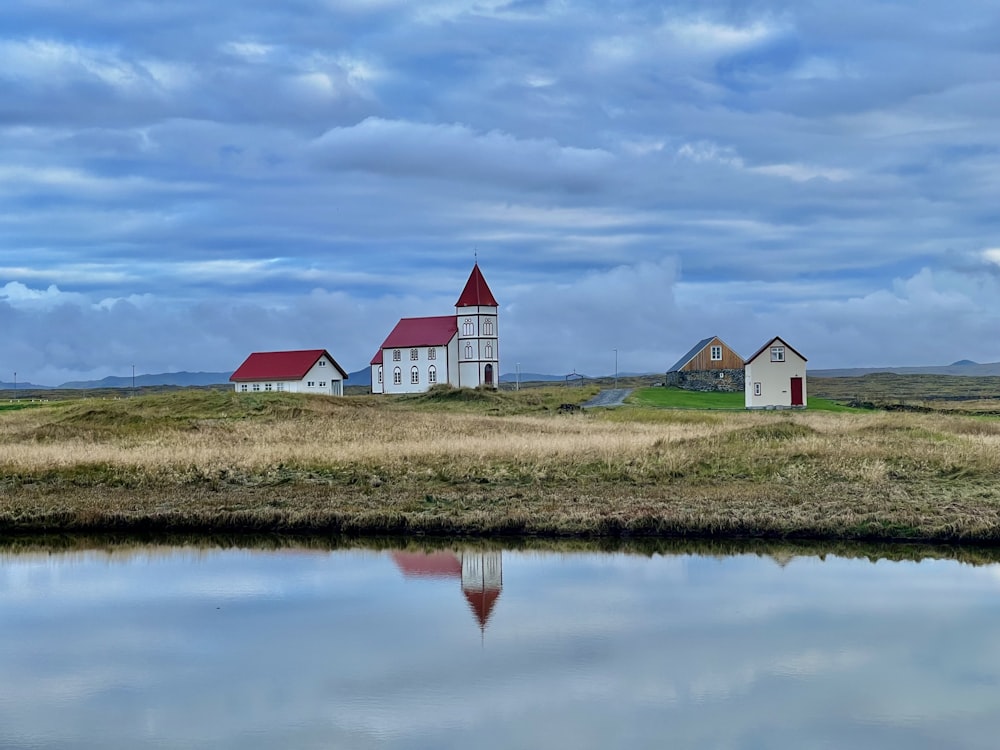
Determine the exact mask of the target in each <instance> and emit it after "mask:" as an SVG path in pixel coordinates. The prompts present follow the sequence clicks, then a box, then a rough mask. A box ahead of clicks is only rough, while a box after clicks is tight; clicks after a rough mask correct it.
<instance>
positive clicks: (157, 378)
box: [56, 372, 233, 388]
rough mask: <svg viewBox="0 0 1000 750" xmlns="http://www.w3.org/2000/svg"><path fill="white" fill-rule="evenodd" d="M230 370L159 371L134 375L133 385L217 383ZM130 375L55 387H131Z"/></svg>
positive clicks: (222, 379)
mask: <svg viewBox="0 0 1000 750" xmlns="http://www.w3.org/2000/svg"><path fill="white" fill-rule="evenodd" d="M232 374H233V373H232V372H161V373H158V374H155V375H136V376H135V387H136V388H140V387H142V386H147V385H176V386H186V385H219V384H225V383H228V382H229V376H230V375H232ZM132 384H133V380H132V376H131V375H126V376H124V377H120V376H117V375H112V376H109V377H106V378H102V379H101V380H71V381H70V382H68V383H63V384H62V385H59V386H56V387H57V388H131V387H132Z"/></svg>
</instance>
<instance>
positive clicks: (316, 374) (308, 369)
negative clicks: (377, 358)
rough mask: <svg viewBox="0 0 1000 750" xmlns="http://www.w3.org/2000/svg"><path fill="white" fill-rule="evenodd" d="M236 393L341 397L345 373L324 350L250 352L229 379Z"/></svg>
mask: <svg viewBox="0 0 1000 750" xmlns="http://www.w3.org/2000/svg"><path fill="white" fill-rule="evenodd" d="M229 380H230V382H232V383H233V384H234V385H235V388H236V392H237V393H258V392H270V391H284V392H286V393H318V394H322V395H324V396H343V395H344V381H345V380H347V373H346V372H345V371H344V368H343V367H341V366H340V365H338V364H337V361H336V360H335V359H334V358H333V357H331V356H330V353H329V352H328V351H327V350H326V349H304V350H300V351H292V352H254V353H253V354H251V355H250V356H249V357H247V358H246V360H245V361H244V362H243V364H242V365H240V366H239V367H238V368H236V372H234V373H233V374H232V375H230V376H229Z"/></svg>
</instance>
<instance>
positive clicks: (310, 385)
mask: <svg viewBox="0 0 1000 750" xmlns="http://www.w3.org/2000/svg"><path fill="white" fill-rule="evenodd" d="M315 387H316V381H315V380H307V381H306V388H315Z"/></svg>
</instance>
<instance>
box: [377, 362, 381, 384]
mask: <svg viewBox="0 0 1000 750" xmlns="http://www.w3.org/2000/svg"><path fill="white" fill-rule="evenodd" d="M378 384H379V385H382V365H379V366H378Z"/></svg>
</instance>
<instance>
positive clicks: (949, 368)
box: [809, 360, 1000, 378]
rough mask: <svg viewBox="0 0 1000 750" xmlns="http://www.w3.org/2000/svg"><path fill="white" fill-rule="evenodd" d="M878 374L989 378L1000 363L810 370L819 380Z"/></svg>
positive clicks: (966, 361)
mask: <svg viewBox="0 0 1000 750" xmlns="http://www.w3.org/2000/svg"><path fill="white" fill-rule="evenodd" d="M876 372H890V373H892V374H894V375H965V376H967V377H987V376H992V375H1000V362H990V363H987V364H979V363H977V362H972V361H971V360H962V361H961V362H956V363H955V364H953V365H928V366H925V367H850V368H842V369H834V370H810V371H809V374H810V375H811V376H813V377H817V378H857V377H861V376H863V375H871V374H872V373H876Z"/></svg>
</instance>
